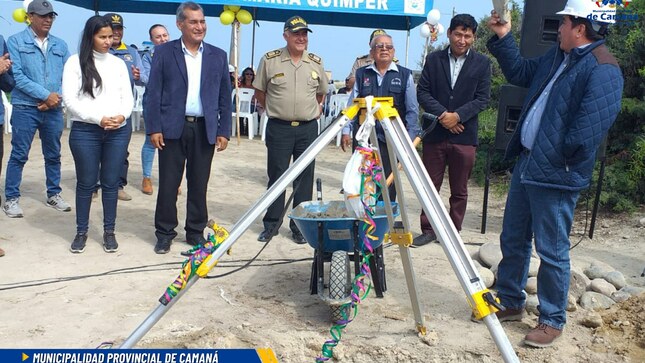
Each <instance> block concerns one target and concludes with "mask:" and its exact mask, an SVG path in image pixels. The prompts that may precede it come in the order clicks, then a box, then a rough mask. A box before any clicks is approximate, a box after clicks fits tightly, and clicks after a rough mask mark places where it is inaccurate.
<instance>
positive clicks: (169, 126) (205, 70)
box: [144, 39, 232, 145]
mask: <svg viewBox="0 0 645 363" xmlns="http://www.w3.org/2000/svg"><path fill="white" fill-rule="evenodd" d="M202 44H203V45H204V49H203V53H202V77H201V85H200V97H201V101H202V109H203V111H204V117H205V118H206V135H207V136H208V142H209V143H210V144H211V145H215V144H216V142H217V137H218V136H224V137H226V138H227V139H229V138H230V137H231V126H232V123H231V112H232V110H231V107H232V102H231V80H230V77H229V75H228V61H227V57H226V52H224V51H223V50H221V49H219V48H217V47H215V46H212V45H210V44H207V43H202ZM186 72H187V71H186V60H185V59H184V53H183V51H182V49H181V41H180V40H179V39H177V40H173V41H170V42H168V43H164V44H161V45H157V46H156V47H155V55H154V57H152V66H151V68H150V78H149V79H148V84H147V86H146V103H145V105H144V108H145V113H146V118H145V123H146V134H148V135H150V134H154V133H159V132H160V133H162V134H163V137H164V139H179V138H181V134H182V132H183V130H184V124H185V122H186V119H185V116H186V97H187V94H188V75H187V73H186Z"/></svg>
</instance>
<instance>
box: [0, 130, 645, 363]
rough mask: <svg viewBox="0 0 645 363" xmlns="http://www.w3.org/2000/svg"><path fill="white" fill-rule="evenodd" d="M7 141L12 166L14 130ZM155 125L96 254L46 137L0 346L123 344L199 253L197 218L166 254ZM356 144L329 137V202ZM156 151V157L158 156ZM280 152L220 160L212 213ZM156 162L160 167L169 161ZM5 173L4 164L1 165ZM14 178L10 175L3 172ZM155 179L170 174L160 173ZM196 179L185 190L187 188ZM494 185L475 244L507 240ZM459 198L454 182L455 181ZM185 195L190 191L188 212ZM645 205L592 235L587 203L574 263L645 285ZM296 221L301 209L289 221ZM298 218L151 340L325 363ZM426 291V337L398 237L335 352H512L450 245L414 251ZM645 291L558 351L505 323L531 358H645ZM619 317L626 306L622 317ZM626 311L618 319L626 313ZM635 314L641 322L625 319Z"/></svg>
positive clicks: (256, 181)
mask: <svg viewBox="0 0 645 363" xmlns="http://www.w3.org/2000/svg"><path fill="white" fill-rule="evenodd" d="M4 137H5V153H6V154H5V164H6V158H7V157H8V155H7V153H8V152H9V151H8V148H9V147H8V145H9V144H10V138H9V137H8V136H6V135H5V136H4ZM143 138H144V135H143V133H141V132H136V133H135V134H133V138H132V143H131V146H130V152H131V155H130V175H129V182H130V183H131V184H130V186H128V188H127V191H128V192H129V193H130V194H131V195H132V196H133V199H132V201H129V202H119V211H118V213H119V214H118V220H117V239H118V241H119V244H120V249H119V251H118V252H117V253H115V254H106V253H105V252H103V250H102V248H101V236H102V228H101V220H102V212H101V205H100V202H97V201H95V202H94V204H93V209H92V212H91V223H92V225H91V227H90V233H89V240H88V246H87V249H86V251H85V253H83V254H81V255H73V254H71V253H70V252H69V251H68V247H69V244H70V242H71V240H72V239H73V237H74V233H75V215H74V212H73V211H72V212H71V213H61V212H57V211H54V210H52V209H50V208H47V207H46V206H45V205H44V203H43V202H44V199H45V195H44V194H45V193H44V172H43V161H42V155H41V154H40V145H39V142H38V141H37V142H36V143H35V144H34V148H33V150H32V154H31V160H30V161H29V163H28V164H27V167H26V168H25V173H24V178H23V184H22V190H21V192H22V198H21V205H22V207H23V209H24V211H25V217H24V218H22V219H10V218H7V217H6V216H4V215H0V247H2V248H3V249H5V251H6V252H7V255H6V256H5V257H2V258H0V271H1V276H2V280H1V281H0V322H1V323H0V347H4V348H17V347H32V348H33V347H38V348H48V347H59V348H68V347H69V348H71V347H76V348H93V347H96V346H98V345H99V344H101V343H102V342H113V343H114V344H115V345H117V346H118V344H119V343H120V342H122V341H123V340H124V339H125V338H126V337H127V336H128V335H129V334H130V333H131V332H132V331H133V330H134V329H135V328H136V327H137V326H138V325H139V324H140V323H141V322H142V321H143V320H144V319H145V317H146V316H147V315H148V314H149V313H150V312H151V311H152V310H153V309H154V308H155V307H156V306H157V305H158V303H157V299H158V298H159V297H160V296H161V294H162V293H163V292H164V290H165V288H166V287H167V286H168V285H169V284H170V283H171V282H172V281H173V280H174V278H175V277H176V276H177V274H178V272H179V264H180V263H181V262H182V261H183V258H182V257H181V256H180V255H179V252H180V251H182V250H185V249H187V247H188V246H187V245H186V244H185V243H183V242H182V240H183V237H184V236H183V227H182V225H183V223H180V227H179V229H178V230H179V232H180V234H179V237H178V238H177V239H176V240H175V243H174V244H173V246H172V251H171V253H169V254H167V255H156V254H155V253H154V252H153V246H154V242H155V239H154V227H153V213H154V206H155V200H156V190H155V194H154V195H152V196H147V195H144V194H142V193H140V192H139V189H138V187H139V183H140V181H141V176H140V175H141V172H140V170H141V169H140V156H139V150H140V146H141V144H142V142H143ZM67 139H68V132H67V130H66V132H65V134H64V135H63V145H64V147H63V180H62V186H63V196H64V197H65V198H66V199H67V200H68V201H69V202H72V204H73V201H74V186H75V175H74V165H73V160H72V157H71V155H70V152H69V147H68V144H67ZM348 158H349V154H345V153H343V152H341V151H340V150H339V149H337V148H336V147H334V146H332V145H330V146H329V147H327V148H326V149H325V150H324V151H323V152H322V154H321V155H320V156H319V157H318V158H317V163H316V174H317V175H316V176H317V177H320V178H322V180H323V189H324V199H325V200H340V199H341V198H342V196H341V195H340V194H338V191H339V190H340V186H341V181H342V171H343V170H344V166H345V163H346V161H347V159H348ZM155 162H156V161H155ZM265 165H266V149H265V147H264V144H263V143H262V142H260V141H259V140H258V139H256V140H252V141H249V140H247V139H243V140H242V143H241V145H237V144H236V143H235V142H232V143H231V144H230V146H229V149H228V150H226V151H225V152H223V153H218V154H216V156H215V159H214V163H213V169H212V176H211V182H210V185H209V211H210V214H211V217H212V218H213V219H215V220H216V221H217V222H218V223H219V224H220V225H222V226H225V227H229V228H230V227H232V226H233V225H234V224H235V222H236V221H237V220H238V219H239V218H240V217H241V216H242V215H243V214H244V213H245V212H246V211H247V210H248V208H249V207H250V206H251V205H252V204H253V203H254V202H255V201H256V200H258V198H259V197H260V196H261V195H262V193H263V192H264V191H265V185H266V181H267V178H266V169H265V168H266V166H265ZM155 169H156V164H155ZM2 179H3V181H4V174H3V177H2ZM2 184H4V183H3V182H2ZM155 186H156V183H155ZM184 190H185V189H184ZM405 194H406V202H407V212H408V216H409V219H410V221H411V224H412V226H413V227H412V228H413V232H414V233H415V235H416V234H417V233H418V232H419V227H418V217H417V216H418V213H419V212H420V206H419V203H418V201H417V200H416V198H415V197H414V194H413V192H412V189H411V186H410V185H409V184H408V183H405ZM482 195H483V191H482V188H479V187H476V186H472V187H471V197H470V203H469V206H468V213H467V215H466V220H465V226H464V230H463V231H462V238H463V240H464V242H465V243H466V247H467V248H468V250H475V249H476V248H478V246H479V245H481V244H482V243H485V242H496V241H498V239H499V233H500V228H501V227H500V225H501V219H502V213H503V207H504V199H505V197H504V196H498V195H493V194H491V196H490V201H489V209H488V224H487V230H486V233H485V234H481V233H480V224H481V216H482V212H481V209H482V199H483V198H482ZM442 196H443V198H444V200H447V193H446V191H444V192H443V193H442ZM185 204H186V202H185V192H184V194H182V195H181V197H180V201H179V208H180V221H181V220H182V219H183V218H184V216H185ZM643 216H644V211H641V212H640V214H637V215H633V216H620V217H611V216H600V219H599V222H598V224H597V228H596V231H595V235H594V239H593V240H590V239H588V238H586V237H581V235H582V234H584V224H585V223H584V211H580V212H579V213H578V221H577V223H576V226H575V228H574V231H573V234H574V236H573V237H572V241H574V242H577V241H578V240H579V239H580V238H582V242H581V243H580V245H579V246H578V247H576V248H575V249H574V250H573V251H572V259H573V262H574V264H576V265H579V266H585V265H586V264H589V263H590V262H591V261H593V260H600V261H604V262H606V263H608V264H610V265H612V266H613V267H614V268H615V269H617V270H619V271H621V272H622V273H623V274H624V275H625V277H626V279H627V281H628V283H630V284H632V285H635V286H645V278H642V277H640V274H641V272H642V271H643V268H644V267H645V254H644V253H643V251H644V249H643V245H644V240H645V238H644V237H643V235H644V234H645V229H643V228H641V227H639V226H638V220H639V218H642V217H643ZM285 222H286V218H285ZM285 226H286V223H285V225H284V226H283V227H282V229H281V231H280V232H281V234H280V235H279V236H277V237H276V238H274V239H273V240H272V241H271V243H270V244H269V245H268V246H267V248H266V249H265V250H264V251H263V253H262V254H261V255H260V256H259V258H258V259H257V260H256V262H254V263H253V264H252V265H251V266H250V267H249V268H246V269H243V270H241V271H239V272H236V273H234V274H232V275H229V276H226V277H222V278H215V279H207V280H202V281H199V282H198V283H197V284H195V285H194V286H193V288H192V289H191V290H189V291H188V292H187V293H186V294H185V295H184V296H183V297H182V299H181V300H180V301H178V302H177V303H176V304H175V305H174V307H173V308H172V309H171V310H170V311H169V312H168V313H167V314H166V316H164V317H163V318H162V319H161V320H160V321H159V323H158V324H157V325H156V326H155V327H153V328H152V330H151V331H150V332H149V333H148V334H147V335H146V336H145V337H144V339H143V340H142V341H141V342H140V344H139V345H138V346H140V347H192V348H197V347H219V348H227V347H271V348H273V350H274V351H275V352H276V354H277V356H278V358H279V360H280V361H281V362H312V361H314V359H315V357H317V356H318V355H319V354H320V349H321V345H322V344H323V343H324V342H325V340H327V339H328V338H329V328H330V327H331V324H330V317H329V316H330V310H329V307H328V306H327V305H326V304H325V303H324V302H322V301H321V300H320V299H319V298H318V297H317V296H315V295H310V294H309V277H310V268H311V260H310V259H311V257H312V256H313V249H312V248H311V247H309V246H308V245H296V244H294V243H293V242H292V241H291V239H290V233H289V231H288V228H287V227H285ZM261 228H262V227H261V221H259V220H258V221H256V222H255V223H254V224H253V225H252V227H251V228H250V229H249V230H248V231H247V232H246V233H245V234H244V235H243V236H242V237H241V238H240V239H239V240H238V241H237V243H236V244H235V245H234V247H233V253H232V255H231V256H225V257H224V258H223V259H222V261H221V263H220V265H219V266H218V267H216V268H215V269H214V270H213V271H212V272H211V275H215V276H217V275H219V274H222V273H225V272H227V271H231V270H232V269H234V268H236V267H238V266H240V265H242V264H243V263H245V262H246V261H247V260H248V259H250V258H251V257H253V256H254V255H255V254H256V253H257V252H258V251H259V250H260V248H261V247H262V246H263V245H262V244H260V243H259V242H257V241H256V237H257V235H258V233H259V232H260V231H261ZM411 254H412V258H413V266H414V270H415V272H416V282H417V286H418V293H419V296H420V298H421V301H420V303H421V306H422V311H423V312H424V317H425V321H426V326H427V327H428V330H429V332H428V336H427V337H426V338H424V339H421V338H419V337H418V336H417V334H416V331H415V324H414V318H413V313H412V308H411V302H410V298H409V294H408V291H407V287H406V283H405V276H404V272H403V268H402V263H401V256H400V254H399V252H398V249H396V248H393V247H388V248H385V260H386V274H387V285H388V291H387V293H386V294H385V297H384V298H382V299H379V298H376V297H375V295H374V294H370V296H369V297H368V298H367V299H366V300H365V301H364V302H363V303H362V305H361V306H360V310H359V314H358V316H357V318H356V320H355V321H354V322H352V323H351V324H349V326H348V327H347V329H346V330H345V332H344V334H343V337H342V341H341V343H340V345H339V346H338V347H337V348H336V349H335V353H336V358H337V361H339V362H388V363H391V362H448V361H450V362H471V361H472V362H498V361H501V356H500V354H499V352H498V350H497V348H496V346H495V345H494V343H493V340H492V338H491V336H490V334H489V333H488V331H487V329H486V327H485V326H484V325H481V324H475V323H472V322H470V320H469V319H468V318H469V316H470V308H469V307H468V304H467V302H466V299H465V297H464V292H463V290H462V289H461V287H460V285H459V283H458V280H457V278H456V277H455V274H454V273H453V271H452V269H451V267H450V264H449V262H448V259H447V257H446V255H445V254H444V252H443V250H442V248H441V247H440V245H438V244H432V245H428V246H424V247H422V248H416V249H412V250H411ZM643 303H644V298H641V299H640V300H636V299H633V300H629V301H628V302H627V303H623V304H622V305H620V306H617V307H614V308H613V309H612V310H610V311H608V312H606V313H605V322H606V324H605V326H604V327H603V328H599V329H596V330H593V329H589V328H586V327H583V326H582V325H580V324H579V320H580V319H581V317H582V316H583V315H584V311H582V310H581V309H578V311H576V312H572V313H569V324H568V325H567V327H566V329H565V334H564V336H563V338H562V339H561V340H560V341H559V342H558V343H557V344H556V345H555V346H554V347H551V348H546V349H541V350H536V349H529V348H526V347H523V346H522V345H521V343H520V342H521V340H522V338H523V337H524V335H525V334H526V332H527V331H528V330H529V329H530V328H531V327H532V326H533V325H534V324H535V322H536V317H535V316H529V317H527V318H525V319H524V320H523V321H522V322H515V323H510V324H506V323H505V324H504V325H503V327H504V329H505V332H506V334H507V335H508V337H509V339H510V341H511V343H512V344H513V346H514V348H515V349H516V352H517V354H518V356H519V357H520V359H521V360H522V361H526V362H589V361H594V362H642V361H645V337H644V336H645V333H644V329H645V327H644V325H645V324H644V323H643V316H645V314H644V313H643ZM611 314H614V315H611ZM616 321H619V323H616ZM625 321H629V322H630V323H628V324H624V322H625Z"/></svg>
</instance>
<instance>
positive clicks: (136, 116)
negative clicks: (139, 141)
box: [130, 86, 146, 132]
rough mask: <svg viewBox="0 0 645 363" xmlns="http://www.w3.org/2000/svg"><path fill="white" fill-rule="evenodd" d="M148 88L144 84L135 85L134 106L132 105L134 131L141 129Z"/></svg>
mask: <svg viewBox="0 0 645 363" xmlns="http://www.w3.org/2000/svg"><path fill="white" fill-rule="evenodd" d="M145 92H146V88H145V87H143V86H134V106H133V107H132V115H130V121H132V131H133V132H134V131H137V130H141V115H142V114H143V94H144V93H145Z"/></svg>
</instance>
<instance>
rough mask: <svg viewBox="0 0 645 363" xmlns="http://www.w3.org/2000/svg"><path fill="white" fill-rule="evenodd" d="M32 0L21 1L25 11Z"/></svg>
mask: <svg viewBox="0 0 645 363" xmlns="http://www.w3.org/2000/svg"><path fill="white" fill-rule="evenodd" d="M32 1H33V0H24V1H23V2H22V7H23V8H25V11H27V8H28V7H29V4H30V3H31V2H32Z"/></svg>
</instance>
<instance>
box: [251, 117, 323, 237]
mask: <svg viewBox="0 0 645 363" xmlns="http://www.w3.org/2000/svg"><path fill="white" fill-rule="evenodd" d="M266 133H267V135H266V146H267V174H268V176H269V184H268V187H271V186H272V185H273V184H274V183H275V182H276V181H277V180H278V179H279V178H280V177H281V176H282V174H284V172H285V171H286V170H287V169H288V168H289V163H290V162H291V158H292V157H293V160H294V161H295V160H297V159H298V158H299V157H300V155H302V153H303V152H304V151H305V150H306V149H307V148H308V147H309V145H311V144H312V143H313V142H314V140H316V138H317V137H318V124H317V123H316V121H309V122H301V123H300V125H299V126H291V125H290V123H288V122H283V121H276V120H273V119H269V122H268V124H267V131H266ZM314 167H315V162H314V161H312V162H311V164H310V165H309V166H308V167H307V168H305V170H304V171H303V172H302V173H301V174H300V175H299V176H298V178H296V179H295V180H294V181H293V188H294V190H295V194H294V197H293V206H294V207H296V206H298V204H300V203H302V202H306V201H310V200H311V197H312V194H313V185H314ZM296 188H297V189H296ZM284 200H285V193H282V194H281V195H280V197H278V199H276V200H275V202H273V204H271V206H270V207H269V208H268V209H267V212H266V214H265V215H264V218H263V219H262V222H263V223H264V229H272V228H274V227H276V226H277V227H279V226H280V225H282V220H281V219H280V216H281V215H282V210H283V209H284V207H285V206H284ZM289 228H290V229H291V231H293V232H296V231H298V227H296V224H295V223H294V222H293V220H292V221H290V223H289Z"/></svg>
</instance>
